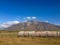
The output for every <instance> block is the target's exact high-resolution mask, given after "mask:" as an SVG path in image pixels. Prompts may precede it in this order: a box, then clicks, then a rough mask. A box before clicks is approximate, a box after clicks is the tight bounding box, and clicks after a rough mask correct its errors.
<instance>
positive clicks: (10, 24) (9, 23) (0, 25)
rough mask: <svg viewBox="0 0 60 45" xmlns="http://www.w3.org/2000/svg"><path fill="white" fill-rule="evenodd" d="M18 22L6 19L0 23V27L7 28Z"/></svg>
mask: <svg viewBox="0 0 60 45" xmlns="http://www.w3.org/2000/svg"><path fill="white" fill-rule="evenodd" d="M18 23H20V22H19V21H8V22H5V23H2V24H0V28H8V27H10V26H12V25H14V24H18Z"/></svg>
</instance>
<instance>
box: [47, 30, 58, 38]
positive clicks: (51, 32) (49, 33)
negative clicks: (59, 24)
mask: <svg viewBox="0 0 60 45" xmlns="http://www.w3.org/2000/svg"><path fill="white" fill-rule="evenodd" d="M57 35H58V33H57V32H56V31H48V36H51V37H52V36H54V37H56V36H57Z"/></svg>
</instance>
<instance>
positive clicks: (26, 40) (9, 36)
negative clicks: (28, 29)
mask: <svg viewBox="0 0 60 45" xmlns="http://www.w3.org/2000/svg"><path fill="white" fill-rule="evenodd" d="M0 45H60V38H58V37H50V38H49V37H17V31H10V32H9V31H0Z"/></svg>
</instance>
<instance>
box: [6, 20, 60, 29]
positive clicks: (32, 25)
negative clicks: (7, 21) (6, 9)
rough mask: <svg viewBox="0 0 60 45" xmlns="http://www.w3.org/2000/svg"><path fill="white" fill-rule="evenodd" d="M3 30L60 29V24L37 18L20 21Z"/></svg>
mask: <svg viewBox="0 0 60 45" xmlns="http://www.w3.org/2000/svg"><path fill="white" fill-rule="evenodd" d="M5 30H60V26H57V25H54V24H50V23H47V22H40V21H37V20H32V21H27V22H21V23H19V24H16V25H13V26H11V27H8V28H6V29H5Z"/></svg>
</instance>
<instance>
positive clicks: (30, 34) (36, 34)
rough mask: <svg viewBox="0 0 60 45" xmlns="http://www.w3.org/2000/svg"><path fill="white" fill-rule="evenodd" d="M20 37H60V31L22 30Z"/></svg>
mask: <svg viewBox="0 0 60 45" xmlns="http://www.w3.org/2000/svg"><path fill="white" fill-rule="evenodd" d="M18 36H19V37H60V32H59V31H20V32H18Z"/></svg>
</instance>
